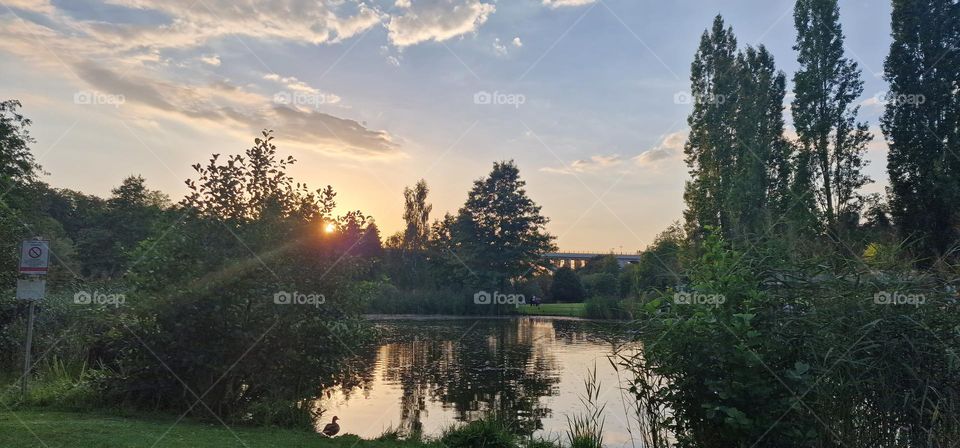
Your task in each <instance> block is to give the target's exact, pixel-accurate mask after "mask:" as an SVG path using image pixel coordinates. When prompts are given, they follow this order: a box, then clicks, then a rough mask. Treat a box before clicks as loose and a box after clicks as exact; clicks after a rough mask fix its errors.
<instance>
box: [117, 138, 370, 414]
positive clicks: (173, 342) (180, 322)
mask: <svg viewBox="0 0 960 448" xmlns="http://www.w3.org/2000/svg"><path fill="white" fill-rule="evenodd" d="M290 163H292V159H290V158H280V157H278V156H277V155H276V148H275V147H274V145H273V144H272V143H271V136H270V133H269V132H264V133H263V137H262V138H257V139H256V140H255V146H254V147H253V148H252V149H250V150H248V151H247V152H246V153H245V156H244V157H238V156H234V157H229V158H227V159H226V162H225V163H220V162H218V159H217V157H216V156H214V157H213V159H212V160H211V162H210V163H209V164H208V165H207V166H206V167H200V166H195V169H196V170H197V172H198V177H199V178H198V179H195V180H191V181H188V185H189V186H190V187H191V194H190V195H189V196H188V197H187V198H186V199H185V200H184V201H183V202H182V203H181V205H180V206H181V207H183V208H185V209H186V210H185V211H187V212H188V213H186V214H185V219H183V220H182V222H179V223H177V224H176V225H175V226H173V227H172V228H170V229H169V231H167V232H164V233H162V234H157V235H155V236H154V237H153V238H151V239H150V240H148V241H146V242H145V243H144V244H141V245H140V246H139V247H138V250H137V252H136V254H135V256H136V257H137V258H142V259H143V262H142V263H139V264H137V265H136V266H135V268H134V269H133V271H132V273H131V275H130V277H129V280H130V281H131V283H132V286H133V287H134V292H133V294H135V295H136V296H137V297H138V301H137V306H136V308H135V310H134V311H135V314H134V315H133V316H131V317H130V319H129V324H128V325H129V328H130V331H133V332H134V334H136V335H137V336H138V338H137V339H136V340H132V341H131V340H130V337H129V334H124V332H119V334H120V335H121V336H118V337H117V338H116V339H111V340H109V341H108V342H107V343H106V344H105V345H106V346H107V347H108V350H105V351H106V352H107V355H105V356H104V358H105V359H106V361H111V360H116V361H115V362H107V363H106V364H107V367H109V368H111V369H112V370H113V371H117V372H121V371H122V372H124V373H123V374H122V375H119V376H118V377H117V378H110V381H107V385H106V386H105V388H106V389H107V392H108V393H110V394H114V395H115V396H117V397H119V399H121V400H123V401H127V402H130V403H132V404H142V405H149V406H158V407H161V408H169V409H177V410H180V411H182V410H183V409H184V408H187V407H188V406H189V405H191V404H192V403H193V402H194V401H196V400H197V397H195V396H192V395H191V394H190V393H189V390H187V389H186V388H189V389H190V390H194V391H207V390H209V392H208V393H207V394H206V395H205V396H204V397H203V400H204V402H205V404H206V406H198V407H195V408H194V410H195V411H197V412H199V413H198V416H203V415H204V414H205V412H203V409H206V407H209V408H210V409H213V410H215V412H216V413H217V414H219V415H222V416H224V417H225V418H234V419H245V418H249V416H250V415H255V414H256V413H257V412H260V411H262V410H263V409H264V407H269V406H270V405H272V404H273V403H286V405H285V406H287V407H289V408H290V409H287V410H289V411H290V412H293V413H298V415H302V414H304V413H305V414H309V412H310V408H309V406H306V405H297V403H307V402H309V400H308V399H309V398H310V397H312V396H315V394H316V393H317V391H318V390H320V387H322V386H323V385H324V384H330V383H331V382H332V381H334V379H335V378H337V377H339V376H340V374H341V373H342V372H341V369H345V368H346V367H347V363H346V362H345V361H344V360H345V358H347V357H349V356H350V353H351V351H352V350H353V347H354V344H359V343H361V342H362V341H363V340H364V337H365V336H366V335H367V333H366V326H365V325H364V324H363V323H362V322H361V321H360V320H359V319H357V318H356V317H357V316H358V314H359V313H360V312H361V311H362V310H363V308H364V302H365V300H366V299H367V298H368V297H369V296H370V295H371V294H372V289H373V288H372V286H371V285H370V284H368V283H366V282H364V281H362V279H361V278H360V275H361V274H363V273H364V272H365V271H364V270H363V268H364V264H363V263H362V261H363V260H358V259H356V257H342V256H339V254H338V250H339V249H340V247H339V245H340V244H343V243H342V241H339V240H336V239H331V238H329V236H330V235H325V234H323V233H322V232H321V231H320V229H322V228H323V226H326V225H327V224H328V223H330V222H332V221H333V218H332V217H331V216H330V211H331V210H332V209H333V207H334V206H335V204H334V202H333V197H334V196H335V193H334V192H333V190H332V189H331V188H329V187H328V188H326V189H324V190H317V191H316V192H311V191H310V190H309V189H307V187H306V186H305V185H302V184H298V183H296V182H294V181H293V180H292V179H291V178H290V177H289V176H288V175H287V172H286V171H287V167H288V166H289V164H290ZM132 190H137V189H136V188H134V189H132ZM121 196H123V195H121ZM133 196H140V195H136V194H135V195H133ZM337 225H338V228H339V229H340V230H341V231H343V230H349V231H350V232H354V231H355V233H352V234H353V235H354V236H355V238H356V239H354V240H351V247H353V245H356V246H357V248H354V249H356V250H370V251H375V250H376V248H377V247H378V246H379V238H378V235H377V231H376V230H375V227H373V226H371V225H370V223H369V221H368V219H367V217H366V216H364V215H363V214H362V213H359V212H351V213H348V214H347V215H346V216H345V217H342V218H341V219H340V220H338V221H337ZM338 233H340V232H338ZM374 239H376V242H374V241H373V240H374ZM296 294H299V295H300V297H305V296H310V297H313V302H312V303H309V302H307V303H302V302H301V303H298V302H295V301H292V299H291V297H292V295H296ZM321 296H322V297H323V299H322V300H321V299H320V297H321ZM278 297H279V298H278ZM285 297H286V299H284V298H285ZM284 300H286V301H284ZM127 333H129V331H128V332H127ZM108 339H109V335H108ZM348 344H349V345H348ZM145 346H146V347H150V349H148V350H145V349H144V348H143V347H145ZM156 357H160V358H161V362H157V359H156ZM168 367H169V369H172V371H174V372H176V373H177V376H172V375H171V374H170V371H169V370H167V368H168ZM181 381H182V382H181ZM145 384H146V385H149V387H143V385H145ZM185 386H186V388H185ZM258 409H259V410H260V411H258ZM307 420H309V419H307Z"/></svg>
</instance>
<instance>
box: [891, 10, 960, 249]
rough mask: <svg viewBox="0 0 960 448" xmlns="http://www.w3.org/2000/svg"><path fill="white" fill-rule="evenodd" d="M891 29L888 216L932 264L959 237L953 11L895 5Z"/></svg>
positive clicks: (959, 74)
mask: <svg viewBox="0 0 960 448" xmlns="http://www.w3.org/2000/svg"><path fill="white" fill-rule="evenodd" d="M891 28H892V35H893V42H892V43H891V44H890V54H889V55H888V56H887V59H886V63H885V64H884V78H885V79H886V80H887V82H889V83H890V91H889V93H888V95H887V98H886V100H887V104H886V109H885V111H884V114H883V118H882V121H881V126H882V128H883V132H884V134H885V135H886V138H887V142H888V143H889V146H890V151H889V153H888V154H887V170H888V171H889V174H890V193H891V198H890V199H891V201H890V209H891V212H892V214H893V218H894V221H895V222H896V224H897V225H898V226H899V229H900V231H901V235H902V236H903V237H905V238H916V239H918V240H919V241H920V242H921V249H922V252H923V253H924V254H925V255H934V256H935V255H939V254H943V253H945V252H946V251H947V250H948V249H949V248H950V246H951V245H953V244H954V243H955V242H956V241H957V237H958V234H957V227H956V224H957V221H958V215H957V210H956V204H957V203H958V201H960V159H958V158H957V154H960V95H958V94H957V88H958V80H960V53H958V52H957V48H960V5H958V4H957V3H956V2H955V1H950V0H895V1H894V2H893V15H892V20H891Z"/></svg>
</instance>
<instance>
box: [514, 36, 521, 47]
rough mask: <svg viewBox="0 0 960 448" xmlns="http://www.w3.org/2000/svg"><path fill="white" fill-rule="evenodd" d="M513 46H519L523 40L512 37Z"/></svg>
mask: <svg viewBox="0 0 960 448" xmlns="http://www.w3.org/2000/svg"><path fill="white" fill-rule="evenodd" d="M511 43H512V44H513V46H514V47H517V48H520V47H522V46H523V42H521V41H520V37H519V36H518V37H514V38H513V42H511Z"/></svg>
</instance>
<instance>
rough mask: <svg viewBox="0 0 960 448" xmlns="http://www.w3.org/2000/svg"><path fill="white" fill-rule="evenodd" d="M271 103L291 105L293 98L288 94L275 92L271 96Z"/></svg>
mask: <svg viewBox="0 0 960 448" xmlns="http://www.w3.org/2000/svg"><path fill="white" fill-rule="evenodd" d="M273 102H274V103H275V104H292V103H293V96H292V95H290V92H277V93H275V94H274V95H273Z"/></svg>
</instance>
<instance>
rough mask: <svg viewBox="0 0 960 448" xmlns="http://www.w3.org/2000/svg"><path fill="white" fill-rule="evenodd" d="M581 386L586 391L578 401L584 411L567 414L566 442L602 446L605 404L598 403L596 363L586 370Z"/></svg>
mask: <svg viewBox="0 0 960 448" xmlns="http://www.w3.org/2000/svg"><path fill="white" fill-rule="evenodd" d="M583 386H584V389H585V390H586V393H585V394H584V395H583V396H581V397H580V403H581V404H582V405H583V409H584V412H583V413H580V414H575V415H573V416H569V415H568V416H567V442H568V443H569V444H570V448H602V447H603V425H604V422H605V420H606V418H605V417H604V415H603V411H604V409H605V408H606V404H601V403H600V389H601V384H600V381H599V380H598V379H597V366H596V364H594V366H593V369H591V370H588V371H587V376H586V378H584V380H583Z"/></svg>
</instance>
